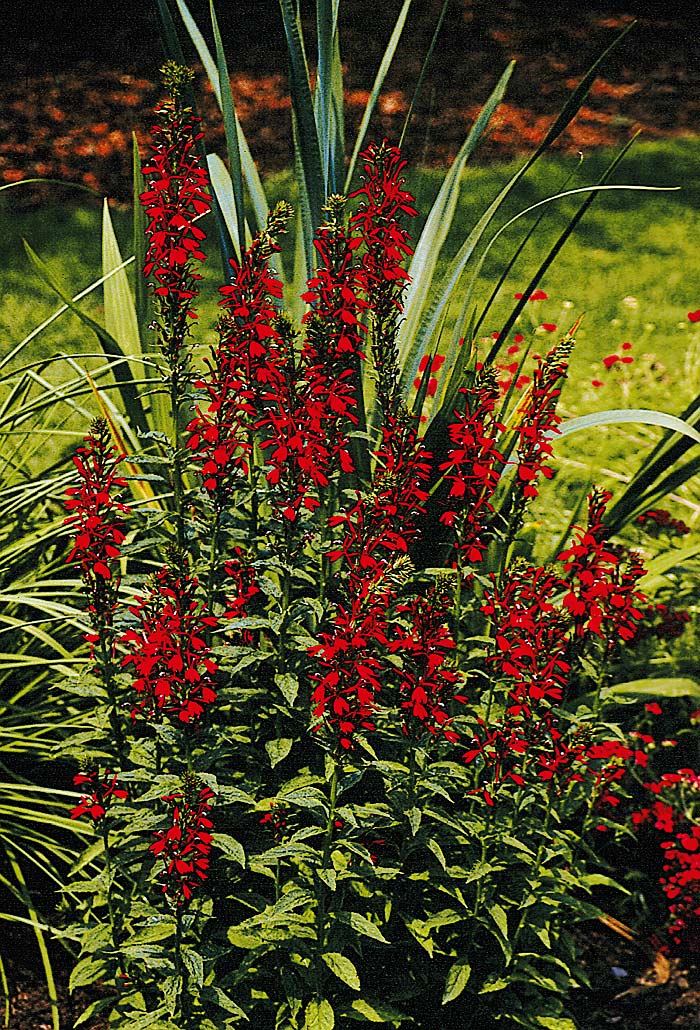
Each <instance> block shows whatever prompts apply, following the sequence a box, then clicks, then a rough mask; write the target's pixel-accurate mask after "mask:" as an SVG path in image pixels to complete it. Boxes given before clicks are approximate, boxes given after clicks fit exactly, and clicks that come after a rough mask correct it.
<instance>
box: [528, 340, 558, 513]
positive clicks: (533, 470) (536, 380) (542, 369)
mask: <svg viewBox="0 0 700 1030" xmlns="http://www.w3.org/2000/svg"><path fill="white" fill-rule="evenodd" d="M570 354H571V344H570V343H569V342H566V341H564V342H562V343H559V344H557V346H556V347H553V348H552V349H551V350H550V351H549V353H548V354H547V355H546V356H545V357H544V358H538V360H537V363H536V365H535V371H534V373H533V377H532V386H531V388H530V390H529V391H528V394H527V395H526V397H525V399H524V401H523V404H522V405H521V407H520V409H519V416H520V417H519V418H518V421H517V423H516V425H515V431H516V434H517V438H518V447H517V464H518V468H517V478H518V482H519V483H520V489H521V491H522V497H523V499H524V500H525V501H527V500H528V499H529V498H531V497H537V493H538V489H537V481H538V477H539V476H540V475H542V476H544V477H545V478H546V479H550V478H551V476H552V475H553V473H552V469H551V468H550V466H549V465H547V464H546V462H547V459H548V458H549V457H550V455H551V454H552V442H551V441H552V436H553V435H554V434H556V433H557V432H558V429H557V427H558V425H559V422H561V417H560V416H559V415H557V411H556V408H557V402H558V400H559V396H560V394H561V389H562V384H563V381H564V379H566V374H567V370H568V359H569V355H570Z"/></svg>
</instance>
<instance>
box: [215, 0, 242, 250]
mask: <svg viewBox="0 0 700 1030" xmlns="http://www.w3.org/2000/svg"><path fill="white" fill-rule="evenodd" d="M209 14H210V16H211V26H212V30H213V32H214V46H215V48H216V67H217V73H218V76H219V95H220V96H221V113H222V115H223V118H224V133H225V135H226V153H227V155H228V166H229V171H230V174H231V185H232V187H233V199H234V205H235V212H236V225H237V232H236V234H235V239H238V240H242V241H243V243H242V244H241V246H243V245H245V198H244V196H243V172H242V168H241V151H240V146H239V143H238V119H237V118H236V109H235V106H234V103H233V94H232V92H231V79H230V77H229V73H228V66H227V64H226V55H225V54H224V46H223V43H222V42H221V32H220V31H219V23H218V21H217V20H216V12H215V10H214V2H213V0H209ZM239 257H240V248H239Z"/></svg>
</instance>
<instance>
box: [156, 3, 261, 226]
mask: <svg viewBox="0 0 700 1030" xmlns="http://www.w3.org/2000/svg"><path fill="white" fill-rule="evenodd" d="M175 2H176V3H177V7H178V10H179V11H180V16H181V18H182V21H183V23H184V26H185V28H186V29H187V31H188V33H189V36H190V39H191V40H192V42H193V44H194V46H195V49H196V50H197V53H198V54H199V59H200V61H201V62H202V65H203V66H204V70H205V72H206V73H207V76H208V78H209V81H210V83H211V86H212V89H213V90H214V96H215V97H216V100H217V103H218V105H219V108H220V109H221V110H222V111H223V100H222V96H221V91H220V89H219V73H218V69H217V65H216V61H215V60H214V58H213V57H212V55H211V53H210V51H209V47H208V46H207V44H206V41H205V39H204V36H203V35H202V33H201V32H200V31H199V28H198V26H197V23H196V22H195V20H194V18H193V17H192V15H191V14H190V11H189V9H188V7H187V4H186V3H185V0H175ZM233 114H234V118H235V120H236V136H237V139H238V143H239V152H240V158H241V167H242V169H243V176H244V178H245V182H246V186H247V187H248V193H249V195H250V200H251V204H252V207H253V211H254V215H253V217H252V218H251V222H252V231H253V234H255V233H257V232H258V231H259V230H260V229H261V228H262V227H263V226H264V225H265V222H266V221H267V215H268V211H269V205H268V203H267V197H266V195H265V190H264V188H263V185H262V181H261V179H260V174H259V172H258V169H257V167H256V165H255V161H254V160H253V157H252V154H251V152H250V147H249V146H248V142H247V140H246V138H245V134H244V132H243V129H242V128H241V123H240V121H239V120H238V115H237V114H236V112H235V110H234V112H233Z"/></svg>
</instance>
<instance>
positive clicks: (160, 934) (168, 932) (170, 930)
mask: <svg viewBox="0 0 700 1030" xmlns="http://www.w3.org/2000/svg"><path fill="white" fill-rule="evenodd" d="M174 933H175V922H174V921H173V920H170V919H165V920H162V921H160V922H158V923H154V924H153V925H152V926H144V927H142V929H140V930H137V931H136V933H134V934H132V936H131V937H129V938H128V939H127V940H126V941H124V947H127V948H131V947H136V946H137V945H139V944H154V943H155V942H156V941H164V940H167V938H168V937H172V935H173V934H174Z"/></svg>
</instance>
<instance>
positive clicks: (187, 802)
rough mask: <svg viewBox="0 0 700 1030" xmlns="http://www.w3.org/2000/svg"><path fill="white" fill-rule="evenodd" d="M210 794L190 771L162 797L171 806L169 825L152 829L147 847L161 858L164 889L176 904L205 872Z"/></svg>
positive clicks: (188, 894) (209, 840)
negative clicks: (152, 837)
mask: <svg viewBox="0 0 700 1030" xmlns="http://www.w3.org/2000/svg"><path fill="white" fill-rule="evenodd" d="M213 797H214V792H213V790H211V789H210V788H209V787H203V786H202V785H201V782H200V780H199V777H197V776H194V775H189V776H187V777H186V778H185V783H184V785H183V789H182V790H181V791H176V792H175V793H173V794H167V795H166V796H164V797H163V798H162V799H161V800H162V801H165V802H167V803H168V804H169V805H170V806H171V811H170V825H169V826H168V829H167V830H158V831H157V832H156V833H155V837H156V840H155V841H154V843H153V844H151V845H150V847H149V851H152V852H153V854H154V855H157V856H158V857H159V858H160V860H161V861H162V863H163V867H164V868H163V870H162V874H161V875H162V879H161V887H162V890H163V893H164V894H165V895H166V896H167V897H168V898H169V899H170V900H171V901H172V902H173V903H174V904H175V905H177V906H178V907H179V906H181V905H183V904H184V903H185V902H188V901H189V900H190V898H191V897H192V893H193V891H195V890H196V889H197V887H199V886H200V885H201V883H202V881H203V880H206V878H207V875H208V873H207V870H208V868H209V853H210V851H211V843H212V839H213V838H212V833H211V830H212V825H213V824H212V821H211V818H210V815H209V813H210V810H211V799H212V798H213Z"/></svg>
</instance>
